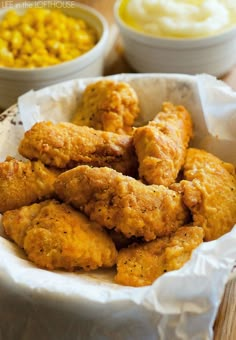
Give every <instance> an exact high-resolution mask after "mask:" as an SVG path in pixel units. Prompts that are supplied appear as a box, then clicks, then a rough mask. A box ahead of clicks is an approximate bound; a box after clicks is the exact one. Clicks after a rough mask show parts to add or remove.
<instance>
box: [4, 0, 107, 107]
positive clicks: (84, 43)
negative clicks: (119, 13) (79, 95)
mask: <svg viewBox="0 0 236 340" xmlns="http://www.w3.org/2000/svg"><path fill="white" fill-rule="evenodd" d="M107 40H108V25H107V22H106V20H105V19H104V17H103V16H102V15H101V14H100V13H98V12H97V11H96V10H94V9H92V8H91V7H89V6H86V5H81V4H79V3H78V4H77V3H74V6H73V8H66V7H65V8H60V10H59V9H56V8H50V7H45V8H36V7H34V4H33V3H31V6H29V7H27V8H23V6H22V7H20V6H19V7H15V8H12V9H10V8H4V9H1V10H0V108H7V107H9V106H10V105H12V104H14V103H15V102H16V101H17V98H18V97H19V96H20V95H21V94H23V93H25V92H27V91H29V90H31V89H33V90H37V89H40V88H43V87H46V86H49V85H52V84H56V83H59V82H61V81H65V80H70V79H75V78H80V77H90V76H93V77H94V76H100V75H102V73H103V64H104V56H105V51H106V44H107Z"/></svg>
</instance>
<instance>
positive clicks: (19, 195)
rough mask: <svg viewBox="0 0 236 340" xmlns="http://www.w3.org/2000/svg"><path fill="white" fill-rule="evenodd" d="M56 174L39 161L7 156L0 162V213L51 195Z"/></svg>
mask: <svg viewBox="0 0 236 340" xmlns="http://www.w3.org/2000/svg"><path fill="white" fill-rule="evenodd" d="M58 174H59V172H57V171H55V170H52V169H48V168H46V167H45V166H44V165H43V163H41V162H40V161H37V162H30V161H26V162H23V161H19V160H16V159H13V158H8V159H7V160H6V161H5V162H2V163H0V213H3V212H4V211H6V210H11V209H16V208H20V207H22V206H23V205H28V204H31V203H34V202H37V201H39V200H42V199H45V198H50V197H52V196H53V195H54V181H55V179H56V177H57V175H58Z"/></svg>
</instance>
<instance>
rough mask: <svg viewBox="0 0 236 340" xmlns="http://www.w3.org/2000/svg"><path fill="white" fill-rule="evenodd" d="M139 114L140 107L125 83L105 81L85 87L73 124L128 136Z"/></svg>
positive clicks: (130, 88) (134, 95)
mask: <svg viewBox="0 0 236 340" xmlns="http://www.w3.org/2000/svg"><path fill="white" fill-rule="evenodd" d="M138 113H139V103H138V97H137V94H136V92H135V91H134V89H133V88H132V87H131V86H130V85H129V84H128V83H126V82H118V81H114V80H109V79H105V80H99V81H98V82H96V83H92V84H90V85H88V86H87V87H86V89H85V91H84V93H83V95H82V100H81V103H80V106H79V108H78V110H77V112H76V114H75V115H74V117H73V118H72V123H74V124H77V125H85V126H90V127H93V128H94V129H96V130H104V131H111V132H115V133H118V134H131V133H132V126H133V125H134V120H135V118H136V117H137V116H138Z"/></svg>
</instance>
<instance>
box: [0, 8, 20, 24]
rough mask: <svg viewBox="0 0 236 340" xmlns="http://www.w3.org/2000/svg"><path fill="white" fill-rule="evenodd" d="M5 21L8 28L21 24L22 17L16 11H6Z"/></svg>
mask: <svg viewBox="0 0 236 340" xmlns="http://www.w3.org/2000/svg"><path fill="white" fill-rule="evenodd" d="M4 21H5V22H6V23H7V27H8V28H13V27H15V26H17V25H18V24H19V21H20V18H19V16H18V15H17V13H16V12H15V11H13V10H11V11H8V12H7V13H6V15H5V17H4Z"/></svg>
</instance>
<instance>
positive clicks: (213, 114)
mask: <svg viewBox="0 0 236 340" xmlns="http://www.w3.org/2000/svg"><path fill="white" fill-rule="evenodd" d="M109 78H112V79H117V80H122V81H128V82H129V83H130V84H131V85H132V86H133V87H134V89H135V90H136V91H137V94H138V96H139V100H140V104H141V114H140V117H139V119H138V121H137V122H136V124H137V125H142V124H144V123H146V122H147V121H148V120H150V119H152V117H153V116H154V115H155V114H156V113H157V112H158V111H159V109H160V107H161V104H162V102H163V101H168V100H169V101H171V102H173V103H174V104H182V105H185V106H186V107H187V108H188V110H189V111H190V112H191V115H192V118H193V121H194V131H195V136H194V139H193V142H192V144H193V145H194V146H198V147H204V148H205V149H206V150H208V151H211V152H214V153H215V154H216V155H218V156H220V157H221V158H222V159H224V160H225V161H230V162H234V163H235V162H236V135H235V131H236V93H234V92H233V91H232V90H231V89H230V88H229V87H227V86H226V85H225V84H223V83H221V82H219V81H216V79H215V78H213V77H210V76H207V75H199V76H187V75H186V76H185V75H184V76H183V75H174V74H173V75H165V74H159V75H158V74H137V75H135V74H121V75H116V76H112V77H109ZM98 79H100V78H90V79H79V80H73V81H70V82H66V83H63V84H59V85H55V86H52V87H50V88H46V89H43V90H40V91H38V92H34V91H30V92H29V93H27V94H26V95H24V96H22V97H20V98H19V101H18V106H19V107H17V106H13V107H12V108H10V109H9V110H7V111H6V112H5V113H4V114H2V115H0V145H1V147H0V160H4V159H5V157H6V156H7V155H12V156H16V157H19V155H18V152H17V145H18V142H19V140H20V139H21V137H22V135H23V133H24V129H26V130H27V129H29V128H30V127H31V126H32V124H34V123H35V122H36V121H40V120H45V119H46V120H52V121H54V122H56V121H68V120H69V119H70V117H71V116H72V114H73V113H74V111H75V110H76V107H77V105H78V102H79V100H80V98H81V93H82V91H83V90H84V88H85V86H86V85H87V84H88V83H90V82H94V81H96V80H98ZM4 117H5V118H4ZM0 195H1V194H0ZM0 223H1V222H0ZM0 228H1V227H0ZM0 233H2V232H0ZM0 259H1V260H0V339H4V340H8V339H9V340H12V339H17V340H18V339H24V340H32V339H35V340H38V339H42V340H47V339H50V340H54V339H60V340H61V339H62V340H64V339H65V340H66V339H68V340H74V339H86V340H87V339H96V340H97V339H109V340H110V339H112V340H116V339H122V340H126V339H138V340H142V339H143V340H144V339H145V340H146V339H148V340H152V339H153V340H154V339H166V340H172V339H186V340H189V339H191V340H199V339H211V338H212V337H213V331H212V327H213V323H214V320H215V317H216V313H217V310H218V307H219V304H220V301H221V298H222V294H223V291H224V287H225V284H226V282H227V281H228V280H229V278H230V273H231V271H232V267H233V264H234V260H235V259H236V227H235V228H234V229H233V230H232V231H231V232H230V233H228V234H226V235H224V236H223V237H221V238H220V239H218V240H216V241H213V242H208V243H204V244H202V245H201V246H199V247H198V248H197V249H196V250H195V251H194V252H193V255H192V258H191V260H190V261H189V262H188V263H186V265H185V266H184V267H183V268H182V269H180V270H178V271H173V272H170V273H166V274H165V275H163V276H162V277H160V278H159V279H158V280H156V282H155V283H154V284H153V285H152V286H147V287H141V288H133V287H124V286H120V285H117V284H115V283H114V282H113V275H114V272H113V271H112V270H97V271H95V272H92V273H91V274H86V273H84V272H77V273H65V272H59V271H56V272H50V271H46V270H42V269H39V268H36V267H35V266H34V265H33V264H32V263H30V262H29V261H28V260H27V259H26V257H25V255H24V253H23V252H22V251H20V250H19V249H18V247H16V246H15V245H14V244H12V243H11V242H10V241H8V240H7V239H5V238H4V235H3V233H2V236H1V234H0ZM231 277H232V274H231Z"/></svg>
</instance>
